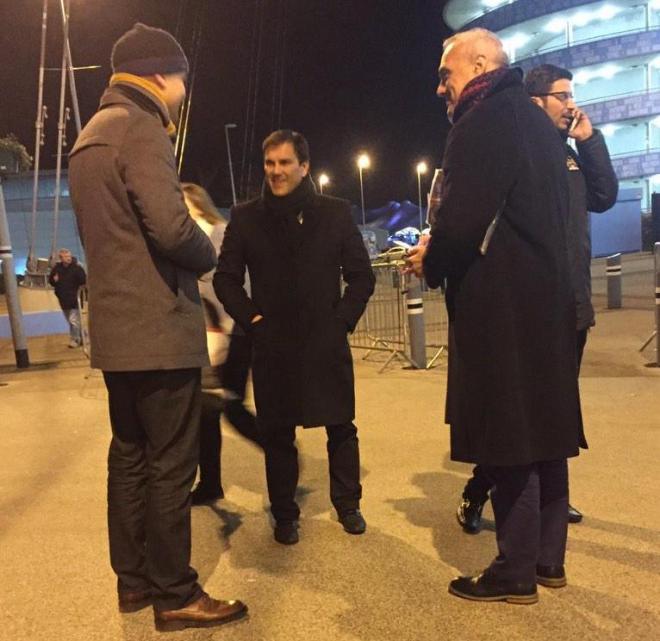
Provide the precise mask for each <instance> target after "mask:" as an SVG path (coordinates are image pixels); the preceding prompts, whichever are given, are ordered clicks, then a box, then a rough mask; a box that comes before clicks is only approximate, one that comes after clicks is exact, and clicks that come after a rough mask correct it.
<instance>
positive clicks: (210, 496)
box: [190, 483, 225, 505]
mask: <svg viewBox="0 0 660 641" xmlns="http://www.w3.org/2000/svg"><path fill="white" fill-rule="evenodd" d="M190 498H191V499H192V504H193V505H208V504H209V503H213V502H214V501H219V500H220V499H224V498H225V493H224V492H223V491H222V488H221V487H220V488H218V487H206V486H204V485H202V484H201V483H198V484H197V485H196V486H195V489H194V490H193V491H192V492H191V493H190Z"/></svg>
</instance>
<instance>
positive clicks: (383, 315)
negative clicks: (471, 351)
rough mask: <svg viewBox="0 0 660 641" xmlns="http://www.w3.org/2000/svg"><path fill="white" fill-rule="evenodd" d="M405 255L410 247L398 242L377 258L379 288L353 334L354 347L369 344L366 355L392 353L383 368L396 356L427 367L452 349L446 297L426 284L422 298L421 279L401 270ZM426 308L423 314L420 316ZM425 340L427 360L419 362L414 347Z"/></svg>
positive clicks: (375, 262) (423, 344)
mask: <svg viewBox="0 0 660 641" xmlns="http://www.w3.org/2000/svg"><path fill="white" fill-rule="evenodd" d="M404 255H405V250H403V249H400V248H394V249H391V250H389V251H388V252H385V253H384V254H381V255H380V256H378V257H377V258H376V259H375V260H374V261H373V263H372V269H373V271H374V274H375V276H376V287H375V290H374V294H373V296H372V297H371V299H370V300H369V303H368V305H367V309H366V310H365V313H364V315H363V316H362V318H361V319H360V322H359V323H358V325H357V327H356V328H355V331H354V332H353V334H351V337H350V344H351V347H354V348H356V349H364V350H366V354H364V356H363V357H362V358H363V359H365V360H366V359H368V358H369V357H370V356H372V355H373V354H374V353H378V352H381V353H385V354H388V357H387V359H386V360H385V362H384V363H383V365H382V366H381V368H380V370H379V371H380V372H383V371H384V370H385V369H386V368H387V367H388V366H389V365H390V363H392V361H394V360H400V361H403V362H404V363H406V364H407V365H408V366H409V367H411V368H414V369H428V368H430V367H433V365H435V363H436V362H437V360H438V359H439V358H440V356H441V355H442V354H443V353H445V352H446V350H447V316H446V312H445V305H444V298H443V296H442V294H441V292H440V291H439V290H437V291H436V290H430V289H428V288H426V287H425V286H424V285H423V284H422V287H421V290H422V291H421V300H420V297H419V292H420V284H419V281H418V280H417V279H416V277H414V276H407V275H404V274H402V272H401V270H402V267H403V266H404V265H405V261H404ZM411 279H412V280H411ZM422 314H423V315H424V316H423V318H424V320H423V322H420V316H421V315H422ZM409 320H410V322H408V321H409ZM411 328H412V329H413V331H412V333H411ZM420 331H421V332H422V335H421V336H420V335H419V332H420ZM420 343H421V345H422V353H423V357H422V359H421V360H422V361H423V362H419V361H420V357H419V355H418V353H419V350H417V354H415V358H414V357H413V353H414V352H415V349H414V347H415V346H416V345H419V344H420ZM429 352H430V354H431V358H430V360H429V359H428V354H429Z"/></svg>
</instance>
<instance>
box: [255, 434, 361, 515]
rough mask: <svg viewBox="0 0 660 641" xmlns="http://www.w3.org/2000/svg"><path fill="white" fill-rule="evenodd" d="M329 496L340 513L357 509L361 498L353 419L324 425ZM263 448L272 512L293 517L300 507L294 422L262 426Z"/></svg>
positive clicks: (357, 449)
mask: <svg viewBox="0 0 660 641" xmlns="http://www.w3.org/2000/svg"><path fill="white" fill-rule="evenodd" d="M325 429H326V433H327V436H328V444H327V450H328V466H329V469H330V500H331V501H332V505H333V506H334V508H335V509H336V510H337V512H338V513H339V514H341V513H343V512H346V511H348V510H356V509H358V508H359V506H360V499H361V498H362V486H361V485H360V450H359V445H358V437H357V428H356V427H355V425H353V423H344V424H341V425H328V426H326V428H325ZM262 430H263V434H264V439H265V452H266V481H267V483H268V497H269V499H270V506H271V512H272V513H273V517H274V518H275V520H276V521H295V520H296V519H298V517H299V516H300V508H299V507H298V504H297V503H296V501H295V493H296V487H297V486H298V450H297V449H296V445H295V440H296V427H295V425H268V426H265V427H263V428H262Z"/></svg>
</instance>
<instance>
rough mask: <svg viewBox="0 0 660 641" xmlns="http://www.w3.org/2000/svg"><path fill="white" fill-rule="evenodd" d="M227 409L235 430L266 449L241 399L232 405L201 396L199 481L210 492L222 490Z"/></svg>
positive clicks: (254, 419) (254, 422)
mask: <svg viewBox="0 0 660 641" xmlns="http://www.w3.org/2000/svg"><path fill="white" fill-rule="evenodd" d="M223 407H224V411H225V415H226V416H227V419H228V420H229V422H230V423H231V424H232V425H233V426H234V427H235V428H236V431H237V432H238V433H239V434H240V435H241V436H243V437H245V438H246V439H248V440H249V441H251V442H252V443H254V444H255V445H257V446H259V447H260V448H262V449H263V446H264V443H263V438H262V436H261V432H260V431H259V429H258V426H257V420H256V418H255V416H254V415H253V414H252V413H251V412H249V411H248V410H247V409H245V406H244V405H243V400H242V399H240V400H239V399H237V400H233V401H229V402H224V403H223V400H222V399H221V398H219V397H217V396H215V395H213V394H207V393H202V413H201V419H200V438H199V481H200V483H201V484H202V485H203V486H204V487H205V488H207V489H209V490H211V491H215V490H217V491H219V493H220V494H221V495H224V490H223V489H222V472H221V469H222V465H221V457H222V429H221V428H220V416H221V414H222V409H223Z"/></svg>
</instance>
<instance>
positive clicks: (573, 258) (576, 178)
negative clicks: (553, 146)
mask: <svg viewBox="0 0 660 641" xmlns="http://www.w3.org/2000/svg"><path fill="white" fill-rule="evenodd" d="M566 154H567V157H566V166H567V168H568V194H569V216H568V255H569V259H570V262H571V281H572V283H573V290H574V292H575V302H576V305H577V328H578V330H583V329H586V328H587V327H591V326H592V325H594V323H595V318H594V308H593V306H592V304H591V234H590V231H589V214H588V212H590V211H592V212H595V213H601V212H604V211H607V210H608V209H610V207H612V206H613V205H614V203H615V202H616V197H617V193H618V191H619V183H618V181H617V177H616V174H615V173H614V169H613V168H612V162H611V161H610V154H609V152H608V151H607V146H606V145H605V139H604V138H603V134H602V133H601V132H600V131H598V130H597V129H594V132H593V135H592V136H591V137H590V138H589V139H588V140H585V141H584V142H579V143H577V153H575V151H574V150H573V149H572V148H571V147H569V146H568V145H566Z"/></svg>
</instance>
